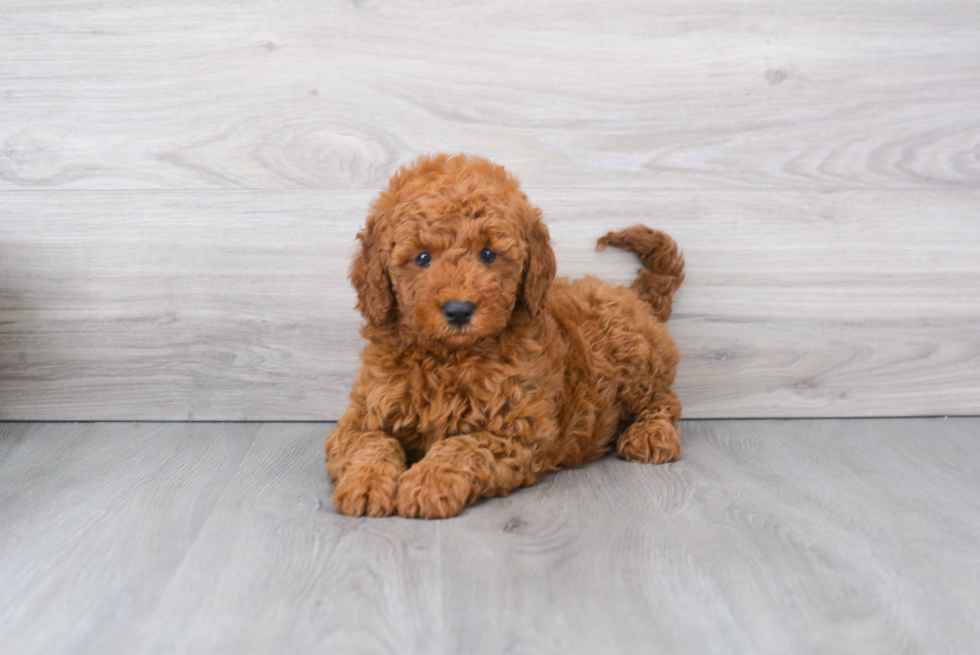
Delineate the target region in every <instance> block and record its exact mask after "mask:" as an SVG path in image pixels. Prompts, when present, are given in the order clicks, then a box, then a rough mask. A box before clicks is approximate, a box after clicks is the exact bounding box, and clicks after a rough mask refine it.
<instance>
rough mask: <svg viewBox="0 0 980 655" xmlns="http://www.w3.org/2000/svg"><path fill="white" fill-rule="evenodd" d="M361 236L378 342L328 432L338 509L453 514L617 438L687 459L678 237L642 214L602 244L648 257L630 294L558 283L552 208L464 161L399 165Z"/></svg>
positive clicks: (365, 308) (632, 449)
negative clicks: (680, 385)
mask: <svg viewBox="0 0 980 655" xmlns="http://www.w3.org/2000/svg"><path fill="white" fill-rule="evenodd" d="M357 236H358V239H360V242H361V250H360V252H359V253H358V255H357V256H356V257H355V259H354V263H353V264H352V266H351V281H352V282H353V284H354V288H355V289H356V290H357V294H358V298H359V301H358V304H357V307H358V309H359V310H360V311H361V313H362V314H363V315H364V318H365V319H366V320H367V324H366V325H365V326H364V328H363V329H362V334H363V335H364V337H365V338H366V339H367V340H368V341H369V343H368V345H367V347H366V348H365V349H364V352H363V353H362V360H363V367H362V368H361V373H360V376H359V377H358V379H357V381H356V382H355V383H354V388H353V390H352V391H351V404H350V407H349V408H348V409H347V411H346V412H345V413H344V415H343V417H342V418H341V419H340V422H339V423H337V426H336V428H334V430H333V432H332V433H331V434H330V436H329V437H328V438H327V443H326V456H327V469H328V471H329V472H330V475H331V477H333V479H334V481H335V482H336V488H335V492H334V504H335V505H336V506H337V509H339V510H340V511H341V512H343V513H345V514H349V515H351V516H364V515H367V516H386V515H389V514H392V513H394V512H397V513H399V514H401V515H402V516H409V517H425V518H442V517H447V516H454V515H456V514H458V513H459V512H461V511H462V510H463V508H464V507H465V506H466V505H468V504H469V503H472V502H474V501H475V500H476V499H478V498H481V497H485V496H502V495H505V494H507V493H508V492H509V491H511V490H512V489H515V488H517V487H520V486H524V485H529V484H533V483H534V482H536V481H537V480H538V478H539V477H541V475H542V474H543V473H545V472H548V471H554V470H555V469H557V468H558V467H560V466H577V465H578V464H581V463H582V462H585V461H588V460H591V459H595V458H597V457H600V456H601V455H603V454H604V453H606V452H607V451H608V450H609V449H610V448H612V446H613V445H614V444H615V446H616V450H617V452H618V453H619V455H620V456H621V457H623V458H625V459H628V460H634V461H639V462H652V463H655V464H657V463H661V462H669V461H672V460H675V459H677V458H678V456H679V455H680V452H681V442H680V434H679V432H678V427H677V421H678V418H679V417H680V413H681V405H680V402H679V401H678V400H677V396H675V395H674V393H673V391H672V390H671V386H672V384H673V382H674V373H675V371H676V368H677V360H678V352H677V348H676V346H675V345H674V342H673V340H672V339H671V338H670V336H669V335H668V334H667V328H666V327H665V326H664V321H666V320H667V317H668V316H669V315H670V307H671V297H672V296H673V293H674V291H675V290H676V289H677V287H678V286H679V285H680V283H681V281H682V280H683V268H684V261H683V259H682V257H681V254H680V253H679V252H678V249H677V244H675V243H674V241H673V240H672V239H671V238H670V237H669V236H667V235H666V234H664V233H662V232H655V231H653V230H651V229H649V228H646V227H643V226H640V225H637V226H634V227H631V228H629V229H627V230H624V231H622V232H616V233H610V234H607V235H606V236H604V237H602V238H601V239H599V243H598V246H599V247H600V248H604V247H605V246H606V245H608V244H612V245H614V246H618V247H620V248H623V249H626V250H631V251H633V252H636V253H637V254H638V255H639V257H640V259H641V260H642V262H643V264H644V268H643V270H642V271H641V272H640V276H639V278H638V279H637V280H636V281H635V282H634V283H633V285H632V287H631V288H628V289H627V288H623V287H616V286H612V285H610V284H606V283H604V282H601V281H599V280H597V279H595V278H593V277H585V278H583V279H581V280H576V281H574V282H569V281H568V280H567V279H565V278H558V279H555V278H554V276H555V257H554V254H553V253H552V251H551V246H550V245H549V242H548V229H547V228H546V227H545V225H544V223H543V222H542V221H541V211H540V210H539V209H537V208H536V207H534V206H533V205H531V204H530V203H529V202H528V200H527V197H526V196H525V195H524V193H522V192H521V190H520V187H519V186H518V183H517V180H516V179H514V178H513V177H512V176H511V175H509V174H508V173H507V172H506V171H505V170H504V169H503V168H502V167H500V166H497V165H495V164H493V163H491V162H489V161H486V160H485V159H480V158H478V157H471V156H466V155H457V156H454V157H449V156H447V155H437V156H432V157H423V158H421V159H420V160H418V161H417V162H416V163H415V164H413V165H412V166H408V167H405V168H402V169H401V170H400V171H398V173H396V174H395V176H394V177H393V178H392V179H391V182H390V184H389V186H388V189H387V190H386V191H384V192H383V193H382V194H381V195H380V196H379V197H378V199H377V200H376V201H375V202H374V205H373V207H372V213H371V215H370V216H369V217H368V219H367V227H366V228H365V230H364V231H363V232H361V233H360V234H358V235H357Z"/></svg>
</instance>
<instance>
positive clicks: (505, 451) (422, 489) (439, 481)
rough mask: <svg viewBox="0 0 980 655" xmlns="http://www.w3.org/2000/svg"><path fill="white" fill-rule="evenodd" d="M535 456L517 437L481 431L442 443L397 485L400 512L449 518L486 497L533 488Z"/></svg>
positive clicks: (411, 515) (403, 474)
mask: <svg viewBox="0 0 980 655" xmlns="http://www.w3.org/2000/svg"><path fill="white" fill-rule="evenodd" d="M533 459H534V453H533V451H532V450H531V448H530V446H528V445H526V444H524V443H521V442H520V441H518V440H516V439H514V438H507V437H500V436H497V435H494V434H491V433H489V432H476V433H473V434H464V435H459V436H455V437H450V438H449V439H446V440H444V441H440V442H438V443H437V444H435V445H434V446H432V448H431V449H430V450H429V452H428V453H426V455H425V457H423V458H422V459H421V460H420V461H419V462H418V463H416V464H415V466H413V467H412V468H410V469H409V470H407V471H405V472H404V473H402V476H401V478H400V480H399V481H398V513H399V514H401V515H402V516H407V517H409V518H429V519H436V518H447V517H450V516H456V515H457V514H459V513H460V512H461V511H463V508H464V507H466V506H467V505H469V504H470V503H472V502H473V501H475V500H476V499H477V498H481V497H483V496H503V495H506V494H507V493H508V492H509V491H511V490H512V489H516V488H517V487H520V486H523V485H527V484H531V483H532V482H534V479H535V477H536V476H535V474H534V473H533V472H532V462H533Z"/></svg>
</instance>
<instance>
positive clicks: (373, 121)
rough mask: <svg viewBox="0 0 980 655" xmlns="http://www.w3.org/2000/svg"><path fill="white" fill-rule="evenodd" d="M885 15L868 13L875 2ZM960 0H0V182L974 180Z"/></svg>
mask: <svg viewBox="0 0 980 655" xmlns="http://www.w3.org/2000/svg"><path fill="white" fill-rule="evenodd" d="M886 6H887V9H885V7H886ZM978 29H980V8H978V6H977V5H976V4H975V3H973V2H954V1H940V2H922V1H899V2H889V3H887V5H885V4H882V3H880V2H875V1H862V2H844V1H836V2H823V1H821V2H810V3H806V4H805V5H799V4H795V3H781V4H774V3H772V2H767V1H763V0H758V1H745V2H737V3H729V2H725V3H717V2H706V1H703V2H693V3H691V2H647V1H646V0H616V1H614V2H608V1H606V0H602V1H598V0H593V1H591V2H579V3H572V4H569V3H565V2H561V1H560V0H550V1H547V2H536V3H534V6H533V7H530V6H528V5H527V3H525V2H519V1H518V0H492V1H487V2H480V3H477V4H469V3H463V4H460V3H456V2H449V1H440V2H435V3H426V4H425V5H424V6H420V5H418V3H413V2H404V1H403V2H376V1H375V0H352V1H351V2H314V1H311V0H288V1H282V0H275V1H273V0H262V1H259V2H249V3H248V5H247V6H241V5H239V4H230V3H226V2H218V1H214V0H212V1H206V2H201V1H198V0H166V1H165V2H163V1H159V0H155V1H152V2H141V3H139V4H128V3H106V2H93V1H92V0H74V1H72V0H61V1H57V2H45V3H37V2H35V1H34V0H8V1H7V2H4V3H3V7H2V9H0V47H2V50H3V53H4V57H3V58H2V60H0V81H2V82H0V187H2V188H6V189H21V188H38V187H41V188H76V189H77V188H86V189H122V188H181V189H191V188H193V189H205V188H209V189H216V188H277V189H279V188H372V189H373V188H377V187H378V186H380V185H381V184H382V183H383V182H384V181H385V180H386V179H387V178H388V177H389V176H390V174H391V173H392V172H393V171H394V169H395V168H396V167H397V166H398V165H400V164H402V163H405V162H407V161H409V160H411V159H414V158H415V157H416V156H417V155H418V154H419V153H422V152H428V151H433V150H449V151H460V150H462V151H472V152H478V153H481V154H484V155H488V156H490V157H492V158H494V159H499V160H502V161H506V162H507V163H508V164H509V165H510V166H512V167H513V168H514V169H515V170H517V171H519V172H521V173H523V174H524V176H525V179H527V181H528V182H530V183H532V184H534V185H536V186H541V187H548V186H553V187H561V188H578V187H580V186H591V187H595V186H604V187H622V186H631V187H658V188H663V187H687V188H717V187H719V186H722V187H727V186H735V187H744V186H756V187H768V188H772V187H775V188H785V187H792V188H799V187H806V188H826V187H828V186H830V187H846V188H962V187H970V188H976V187H977V184H978V181H980V158H978V152H980V150H978V148H980V119H978V116H977V112H976V107H977V106H978V105H980V39H977V36H976V35H977V32H978Z"/></svg>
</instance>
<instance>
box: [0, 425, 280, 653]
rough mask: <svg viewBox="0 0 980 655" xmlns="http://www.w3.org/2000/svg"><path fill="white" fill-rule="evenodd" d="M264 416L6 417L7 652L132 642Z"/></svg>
mask: <svg viewBox="0 0 980 655" xmlns="http://www.w3.org/2000/svg"><path fill="white" fill-rule="evenodd" d="M260 427H261V426H259V425H249V424H231V425H217V424H196V425H195V424H129V423H110V424H78V423H69V424H50V423H48V424H9V423H7V424H2V425H0V652H4V653H19V654H22V655H27V654H28V653H49V652H63V653H69V652H71V653H108V652H116V653H123V652H132V649H133V648H134V647H135V645H137V644H139V643H140V638H139V631H140V624H141V622H142V619H143V617H145V616H146V615H147V614H148V613H149V612H150V611H152V609H153V608H154V607H155V606H156V605H157V603H158V602H159V599H160V597H161V594H162V593H163V591H164V588H165V586H166V584H167V583H168V581H169V580H170V578H171V576H172V575H173V573H174V571H175V570H176V569H177V568H178V567H179V566H180V563H181V561H182V560H183V558H184V556H185V553H186V551H187V549H188V547H189V546H190V544H191V543H193V542H194V540H195V539H196V537H197V535H198V533H199V532H200V530H201V528H202V526H203V525H204V523H205V522H206V520H207V517H208V515H209V514H210V512H211V510H212V508H213V507H214V504H215V502H217V500H218V498H219V497H220V496H221V493H222V490H223V489H224V487H225V485H226V484H227V483H228V480H229V475H231V474H232V473H233V472H234V471H235V470H236V469H237V468H238V464H239V462H240V461H241V459H242V457H244V456H245V454H246V453H247V452H248V448H249V445H250V444H251V443H252V440H253V439H254V437H255V435H256V433H257V432H258V431H259V429H260Z"/></svg>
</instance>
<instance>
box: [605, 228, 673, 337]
mask: <svg viewBox="0 0 980 655" xmlns="http://www.w3.org/2000/svg"><path fill="white" fill-rule="evenodd" d="M608 245H614V246H616V247H617V248H622V249H623V250H630V251H632V252H635V253H636V254H637V255H639V256H640V261H642V262H643V268H642V269H640V277H638V278H636V281H635V282H633V290H635V291H636V292H637V293H639V294H640V297H641V298H643V299H644V300H646V301H647V302H648V303H650V306H651V307H653V313H654V314H655V315H656V317H657V318H659V319H660V320H661V321H666V320H667V318H668V317H669V316H670V307H671V300H672V299H673V297H674V292H675V291H677V287H679V286H680V285H681V282H683V281H684V257H683V255H681V252H680V250H679V249H678V248H677V244H676V243H674V240H673V239H671V238H670V237H669V236H667V235H666V234H664V233H663V232H658V231H657V230H651V229H650V228H648V227H646V226H645V225H634V226H633V227H628V228H626V229H625V230H623V231H622V232H610V233H609V234H607V235H606V236H604V237H602V238H601V239H599V241H598V242H597V243H596V250H605V249H606V246H608Z"/></svg>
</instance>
